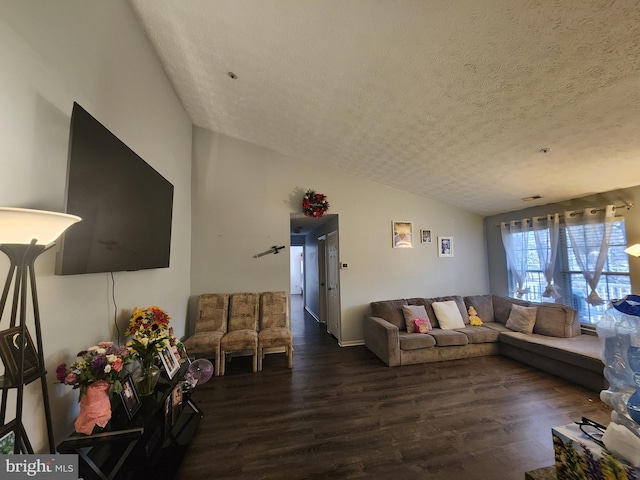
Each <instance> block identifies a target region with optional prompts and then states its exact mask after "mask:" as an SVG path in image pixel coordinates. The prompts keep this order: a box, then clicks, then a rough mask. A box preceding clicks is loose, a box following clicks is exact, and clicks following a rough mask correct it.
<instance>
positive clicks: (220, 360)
mask: <svg viewBox="0 0 640 480" xmlns="http://www.w3.org/2000/svg"><path fill="white" fill-rule="evenodd" d="M218 363H219V364H220V375H224V364H225V354H224V350H220V358H219V359H218Z"/></svg>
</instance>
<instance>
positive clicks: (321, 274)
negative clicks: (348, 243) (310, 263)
mask: <svg viewBox="0 0 640 480" xmlns="http://www.w3.org/2000/svg"><path fill="white" fill-rule="evenodd" d="M326 243H327V237H326V236H325V235H323V236H321V237H319V238H318V306H319V309H320V311H319V314H320V323H326V324H327V332H328V331H329V324H328V323H327V262H326V261H325V258H326Z"/></svg>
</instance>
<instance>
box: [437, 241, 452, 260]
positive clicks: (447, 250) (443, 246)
mask: <svg viewBox="0 0 640 480" xmlns="http://www.w3.org/2000/svg"><path fill="white" fill-rule="evenodd" d="M438 256H439V257H453V237H438Z"/></svg>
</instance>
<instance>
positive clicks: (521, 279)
mask: <svg viewBox="0 0 640 480" xmlns="http://www.w3.org/2000/svg"><path fill="white" fill-rule="evenodd" d="M500 232H501V233H502V244H503V245H504V251H505V253H506V254H507V268H509V270H511V275H512V276H513V278H514V280H515V281H516V295H517V296H518V298H521V297H522V296H523V295H524V294H526V293H529V288H527V247H528V244H529V234H530V233H531V226H530V225H529V221H528V219H526V218H523V219H522V220H519V221H518V220H512V221H511V222H508V223H507V222H502V223H501V224H500Z"/></svg>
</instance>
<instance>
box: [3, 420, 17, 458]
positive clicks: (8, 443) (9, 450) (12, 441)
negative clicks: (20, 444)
mask: <svg viewBox="0 0 640 480" xmlns="http://www.w3.org/2000/svg"><path fill="white" fill-rule="evenodd" d="M15 425H16V421H15V420H11V421H10V422H9V423H7V424H6V425H3V426H2V427H0V455H13V453H14V450H15V446H16V432H15V430H14V429H15Z"/></svg>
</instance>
